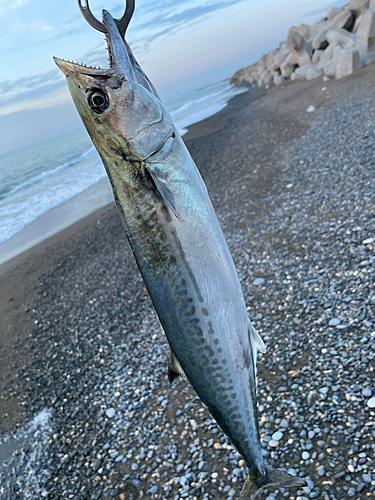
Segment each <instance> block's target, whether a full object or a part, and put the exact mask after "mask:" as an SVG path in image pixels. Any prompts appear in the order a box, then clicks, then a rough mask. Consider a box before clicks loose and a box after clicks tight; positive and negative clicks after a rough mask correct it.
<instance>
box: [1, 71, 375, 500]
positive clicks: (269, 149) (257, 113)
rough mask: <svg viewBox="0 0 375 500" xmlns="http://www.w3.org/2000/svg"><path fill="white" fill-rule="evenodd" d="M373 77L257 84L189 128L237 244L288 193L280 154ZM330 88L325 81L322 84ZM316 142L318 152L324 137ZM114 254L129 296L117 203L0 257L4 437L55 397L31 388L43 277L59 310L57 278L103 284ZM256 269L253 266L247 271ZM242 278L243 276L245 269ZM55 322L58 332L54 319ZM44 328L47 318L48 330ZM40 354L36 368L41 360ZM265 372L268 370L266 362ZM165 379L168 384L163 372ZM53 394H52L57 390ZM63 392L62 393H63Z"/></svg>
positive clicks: (132, 272)
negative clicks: (1, 260) (241, 234)
mask: <svg viewBox="0 0 375 500" xmlns="http://www.w3.org/2000/svg"><path fill="white" fill-rule="evenodd" d="M374 81H375V66H374V65H370V66H367V67H365V68H363V69H362V70H360V71H358V72H356V73H355V74H354V75H352V76H351V77H349V78H345V79H343V80H340V81H329V82H322V80H321V79H320V78H319V79H317V80H314V81H311V82H293V83H290V84H288V85H285V86H283V87H281V88H271V89H270V90H268V91H266V90H255V89H251V90H250V91H249V92H246V93H244V94H241V95H238V96H236V97H235V98H233V99H232V100H231V101H230V102H229V105H228V106H227V107H226V108H225V109H224V110H222V111H221V112H220V113H218V114H217V115H214V116H212V117H210V118H208V119H206V120H204V121H202V122H200V123H197V124H195V125H193V126H191V127H189V132H188V133H187V134H186V135H185V137H184V140H185V142H186V144H187V146H188V148H189V150H190V152H191V154H192V156H193V158H194V160H195V161H196V163H197V165H198V167H199V169H200V171H201V173H202V175H203V178H204V180H205V182H206V184H207V187H208V190H209V193H210V196H211V199H212V201H213V204H214V207H215V209H216V210H217V213H218V216H219V219H220V222H221V224H222V227H223V230H224V233H225V234H226V236H227V237H228V240H229V246H230V247H231V241H235V240H236V234H237V232H238V231H239V232H244V231H245V232H246V228H247V227H248V226H250V223H251V221H252V220H254V219H255V218H257V220H258V221H260V222H262V220H263V221H265V224H266V223H267V220H268V213H267V210H268V205H269V203H270V201H269V200H271V199H273V198H274V197H275V196H279V195H280V194H282V193H283V192H285V182H286V176H285V175H284V174H283V173H282V172H281V171H280V170H279V169H278V168H279V164H278V159H280V158H282V157H283V155H284V153H285V151H286V150H287V149H288V147H289V146H290V145H291V144H293V143H294V141H296V140H297V139H298V138H300V137H302V136H303V135H304V134H305V133H306V132H307V131H308V130H309V128H310V126H311V124H312V123H313V122H314V120H316V119H317V117H319V116H320V115H321V114H322V113H327V112H328V111H329V110H330V109H334V108H335V107H336V106H337V105H338V103H340V102H344V101H345V100H346V99H347V98H348V96H351V95H352V94H353V93H355V92H356V91H357V90H358V89H361V88H362V89H363V88H367V87H368V86H369V85H371V84H372V83H373V82H374ZM323 87H326V88H327V90H326V91H322V90H321V89H322V88H323ZM310 105H314V106H315V108H316V111H315V112H314V113H311V114H310V113H306V109H307V108H308V107H309V106H310ZM348 119H349V117H348ZM316 147H317V151H318V150H319V144H317V145H316ZM311 215H312V214H311ZM263 243H264V242H263ZM263 243H262V244H263ZM233 246H234V243H233ZM275 247H277V245H276V246H275ZM114 254H115V255H116V256H118V257H116V258H117V261H118V268H116V269H113V271H114V272H116V271H118V269H119V268H121V269H123V271H124V280H125V281H124V283H125V293H126V297H128V298H129V301H130V299H131V298H132V294H133V290H132V289H131V287H132V286H133V285H132V284H133V283H138V284H139V283H140V281H139V274H138V271H137V269H136V265H135V262H134V260H133V257H132V255H131V251H130V249H129V247H128V245H127V242H126V241H125V236H124V233H123V230H122V227H121V225H120V220H119V217H118V215H117V213H116V211H115V208H114V206H113V205H109V206H107V207H105V208H104V209H101V210H99V211H97V212H95V213H93V214H91V215H90V216H88V217H86V218H85V219H83V220H81V221H79V222H78V223H76V224H74V225H72V226H70V227H69V228H67V229H65V230H63V231H61V232H60V233H58V234H56V235H55V236H53V237H51V238H49V239H47V240H45V241H44V242H42V243H41V244H39V245H37V246H36V247H34V248H32V249H31V250H29V251H27V252H25V253H24V254H21V255H19V256H17V257H16V258H14V259H12V260H11V261H9V262H6V263H5V264H3V265H2V266H0V436H1V435H6V434H7V433H9V432H11V431H12V430H13V429H15V426H17V425H20V424H21V423H22V422H23V421H24V419H25V418H29V417H31V416H33V412H34V409H35V408H37V407H38V406H39V407H40V408H43V407H44V406H47V405H51V404H52V405H53V401H52V403H51V401H50V400H49V396H48V390H45V389H43V390H41V396H40V398H41V399H40V400H39V401H38V390H39V389H38V387H29V389H27V384H28V380H29V377H28V376H27V375H28V371H30V373H31V372H33V371H35V370H36V369H38V370H39V371H40V373H39V375H38V377H36V378H35V377H33V376H31V377H30V379H31V380H33V383H35V380H39V379H40V380H42V379H43V359H40V354H39V353H38V351H37V350H36V347H35V346H36V345H37V339H38V335H40V333H41V332H40V330H39V329H38V325H36V324H34V322H35V321H36V319H35V318H36V315H35V314H34V308H35V307H38V310H39V312H40V310H41V309H40V308H41V306H40V304H38V297H39V296H41V295H43V290H44V288H43V286H44V285H43V286H41V284H43V283H44V284H45V283H46V281H45V278H44V277H45V276H48V280H49V281H48V283H49V285H48V287H49V288H48V293H51V295H50V299H49V296H47V297H44V298H43V308H44V311H47V313H48V301H49V300H50V301H51V308H54V309H56V307H57V306H58V303H59V300H61V303H63V301H65V300H66V297H67V295H66V294H65V295H64V293H65V292H64V293H63V291H62V294H61V296H60V295H59V283H61V284H63V283H64V279H65V280H66V281H69V279H70V278H71V277H72V276H77V277H79V276H81V270H82V277H84V279H85V280H86V281H85V290H87V289H90V284H89V285H87V280H89V279H92V285H91V287H92V289H97V288H98V287H99V288H100V286H101V285H100V283H101V280H102V279H105V276H110V275H111V269H112V268H111V266H112V264H113V263H112V264H111V259H109V268H108V269H106V271H105V273H104V274H101V275H100V276H99V274H97V273H96V270H100V272H102V270H103V269H105V268H106V262H107V259H108V256H109V255H110V256H112V257H113V255H114ZM112 257H111V258H112ZM237 259H238V256H235V260H237ZM121 266H122V267H121ZM103 276H104V277H103ZM51 277H52V278H51ZM255 277H256V274H255V275H252V276H251V277H249V278H248V279H250V280H253V279H254V278H255ZM77 279H79V278H77ZM241 279H242V280H243V279H244V278H243V276H242V275H241ZM51 280H52V281H51ZM53 280H55V281H53ZM127 284H128V285H129V286H128V288H127ZM76 286H77V289H78V290H79V289H80V288H81V282H80V281H77V283H76ZM135 288H136V290H135V291H136V292H137V293H139V294H140V295H139V297H141V296H143V295H144V290H143V286H142V285H136V287H135ZM139 290H140V291H139ZM52 292H53V293H52ZM113 293H117V292H115V291H114V292H113ZM88 298H89V297H88ZM70 300H71V299H70ZM148 300H149V299H147V298H145V299H143V298H142V299H139V301H140V302H139V303H140V304H141V303H142V304H143V302H144V301H146V303H148ZM247 300H249V297H247ZM250 300H251V298H250ZM264 300H267V299H266V298H265V299H264ZM56 304H57V306H56ZM129 308H130V309H129V311H128V312H129V314H130V315H131V314H137V303H135V304H134V306H133V305H132V306H129ZM61 309H62V311H67V310H69V303H65V302H64V304H63V306H62V308H61ZM110 316H111V318H112V320H113V324H115V325H116V321H117V322H119V323H121V321H123V318H122V316H121V311H120V312H119V313H118V315H117V316H116V314H115V315H113V314H110ZM113 318H115V319H113ZM51 321H52V320H51ZM72 321H73V320H72ZM48 328H49V329H50V331H49V335H50V338H51V339H53V336H54V334H55V332H54V326H53V322H51V324H50V325H49V327H48ZM45 329H46V326H45V325H44V326H43V328H42V330H43V332H44V331H45ZM43 335H44V333H43V334H42V335H41V338H42V339H44V337H43ZM56 335H59V333H58V332H57V333H56ZM30 339H32V340H33V342H32V344H33V347H32V348H31V347H30V346H31V341H30ZM41 341H44V340H41ZM36 361H37V362H38V363H39V367H36V366H35V362H36ZM165 372H166V369H165ZM260 373H261V376H262V368H260ZM273 373H274V374H271V373H270V372H268V373H263V376H264V377H266V378H267V380H273V379H274V378H277V377H278V374H277V372H273ZM20 374H21V375H20ZM17 377H19V378H17ZM42 383H43V382H42ZM161 385H162V387H163V388H164V387H165V388H166V389H165V390H168V388H167V385H168V384H167V382H166V380H165V379H164V380H162V381H161ZM26 392H27V393H28V394H26ZM55 397H56V395H55V394H53V395H52V393H51V396H50V399H51V400H53V398H55ZM58 397H60V398H61V397H62V395H61V393H60V394H59V396H58ZM172 413H173V412H172ZM292 461H293V460H292ZM51 498H57V497H55V496H52V497H51ZM199 498H200V497H199Z"/></svg>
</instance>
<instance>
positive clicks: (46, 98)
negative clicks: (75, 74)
mask: <svg viewBox="0 0 375 500" xmlns="http://www.w3.org/2000/svg"><path fill="white" fill-rule="evenodd" d="M70 102H71V97H70V94H69V92H68V90H67V88H66V87H61V88H60V89H59V90H56V91H55V92H52V93H51V94H47V95H43V96H41V97H39V98H37V99H29V100H26V101H20V102H19V101H17V102H14V103H13V104H8V105H7V106H3V107H2V108H0V116H5V115H11V114H13V113H19V112H20V111H33V110H39V109H47V108H53V107H55V106H59V105H61V104H66V103H70Z"/></svg>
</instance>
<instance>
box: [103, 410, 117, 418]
mask: <svg viewBox="0 0 375 500" xmlns="http://www.w3.org/2000/svg"><path fill="white" fill-rule="evenodd" d="M115 413H116V410H115V409H114V408H108V409H107V410H106V411H105V414H106V415H107V417H108V418H112V417H113V416H114V415H115Z"/></svg>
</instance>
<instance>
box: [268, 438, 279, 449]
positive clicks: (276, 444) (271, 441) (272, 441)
mask: <svg viewBox="0 0 375 500" xmlns="http://www.w3.org/2000/svg"><path fill="white" fill-rule="evenodd" d="M268 445H269V446H271V448H276V447H277V446H279V442H278V441H276V439H271V440H270V441H268Z"/></svg>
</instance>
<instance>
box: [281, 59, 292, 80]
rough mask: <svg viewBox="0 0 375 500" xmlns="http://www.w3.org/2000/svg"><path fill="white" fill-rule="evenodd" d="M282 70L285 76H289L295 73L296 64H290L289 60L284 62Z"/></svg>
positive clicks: (282, 74)
mask: <svg viewBox="0 0 375 500" xmlns="http://www.w3.org/2000/svg"><path fill="white" fill-rule="evenodd" d="M280 71H281V76H283V77H284V78H289V77H290V75H291V74H292V73H293V71H294V66H293V64H290V63H288V62H286V61H285V62H284V63H283V64H282V65H281V66H280Z"/></svg>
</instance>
